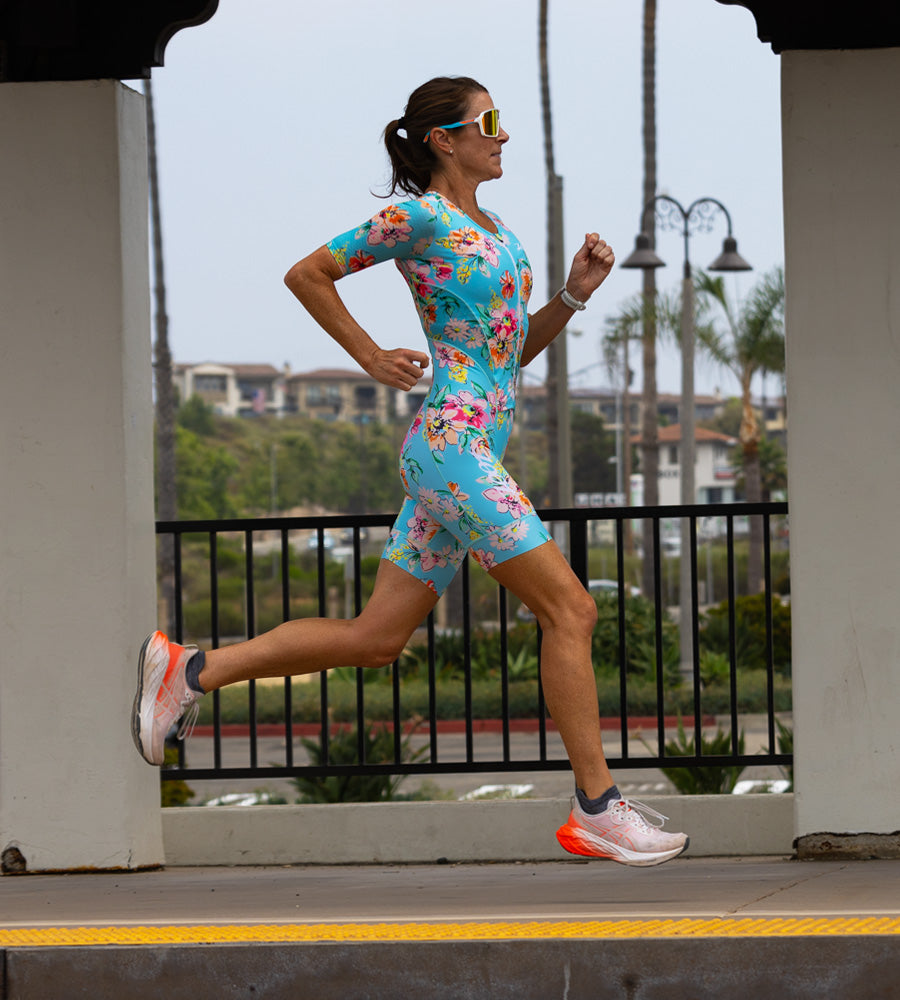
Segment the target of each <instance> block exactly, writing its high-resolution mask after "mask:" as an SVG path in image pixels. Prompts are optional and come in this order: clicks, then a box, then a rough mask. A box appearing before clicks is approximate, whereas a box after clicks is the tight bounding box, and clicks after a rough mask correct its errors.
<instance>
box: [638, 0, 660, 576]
mask: <svg viewBox="0 0 900 1000" xmlns="http://www.w3.org/2000/svg"><path fill="white" fill-rule="evenodd" d="M642 74H643V105H642V108H643V110H642V117H643V127H642V134H643V143H644V185H643V193H642V194H643V201H642V205H643V206H645V207H646V206H648V205H650V202H651V200H652V199H653V198H654V197H655V196H656V0H644V23H643V45H642ZM642 223H643V224H642V225H641V231H642V232H644V233H646V234H647V235H648V236H649V237H650V246H651V247H653V246H654V244H655V242H656V213H655V210H654V209H653V207H652V206H651V207H650V208H649V210H647V211H645V212H644V218H643V220H642ZM642 282H643V284H642V289H641V290H642V294H643V298H644V308H643V309H642V318H641V324H642V331H643V335H642V359H641V360H642V366H641V367H642V382H641V410H642V414H641V472H642V473H643V476H644V503H645V504H646V505H647V506H656V504H658V503H659V416H658V413H657V410H658V405H659V404H658V400H657V394H656V337H657V325H656V309H655V307H654V305H655V301H656V271H655V270H654V269H653V268H645V269H644V270H643V271H642ZM642 541H643V548H644V559H643V569H642V577H643V579H642V584H643V588H644V593H645V594H652V593H653V585H654V581H653V522H652V521H651V520H650V519H649V518H645V519H644V521H643V539H642Z"/></svg>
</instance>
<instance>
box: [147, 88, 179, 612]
mask: <svg viewBox="0 0 900 1000" xmlns="http://www.w3.org/2000/svg"><path fill="white" fill-rule="evenodd" d="M144 98H145V101H146V106H147V161H148V180H149V187H150V221H151V234H152V238H153V270H154V292H155V298H156V310H155V319H156V342H155V345H154V362H153V369H154V374H155V391H156V463H157V465H156V483H157V499H156V516H157V517H158V518H159V520H160V521H174V520H175V517H176V512H177V500H176V494H175V388H174V386H173V383H172V352H171V350H170V348H169V317H168V314H167V313H166V281H165V271H164V269H163V242H162V224H161V212H160V207H159V173H158V170H157V159H156V118H155V115H154V112H153V87H152V85H151V83H150V81H149V80H146V81H145V83H144ZM174 571H175V556H174V552H173V551H172V549H171V547H170V546H169V545H164V546H163V548H162V551H161V552H160V575H161V578H162V589H163V600H164V604H165V607H166V615H167V619H168V621H167V622H166V624H167V625H168V627H169V628H170V629H172V628H173V627H174V612H175V584H174V579H175V577H174Z"/></svg>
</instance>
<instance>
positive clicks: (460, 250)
mask: <svg viewBox="0 0 900 1000" xmlns="http://www.w3.org/2000/svg"><path fill="white" fill-rule="evenodd" d="M448 241H449V243H450V249H451V250H452V251H453V252H454V253H455V254H456V255H457V256H459V257H481V256H483V249H484V237H483V236H482V235H481V233H479V232H478V230H477V229H473V228H472V227H471V226H463V228H462V229H454V230H453V232H451V233H450V235H449V237H448Z"/></svg>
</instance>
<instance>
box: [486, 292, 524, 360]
mask: <svg viewBox="0 0 900 1000" xmlns="http://www.w3.org/2000/svg"><path fill="white" fill-rule="evenodd" d="M488 325H489V326H490V328H491V332H492V333H493V337H491V339H490V340H489V341H488V349H489V350H490V352H491V361H492V362H493V364H494V366H495V367H497V368H503V367H505V366H506V365H507V364H508V363H509V361H510V358H511V357H512V351H513V347H514V345H515V343H516V336H515V334H516V332H517V331H518V329H519V318H518V316H516V314H515V313H514V312H513V311H512V310H511V309H507V308H506V306H505V305H500V306H497V307H496V308H495V309H492V310H491V318H490V320H489V321H488Z"/></svg>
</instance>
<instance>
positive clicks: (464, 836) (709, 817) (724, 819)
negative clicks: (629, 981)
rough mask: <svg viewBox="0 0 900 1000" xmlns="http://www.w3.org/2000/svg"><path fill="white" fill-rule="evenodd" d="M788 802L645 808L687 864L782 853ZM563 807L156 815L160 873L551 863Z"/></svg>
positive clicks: (211, 810) (700, 798) (664, 801)
mask: <svg viewBox="0 0 900 1000" xmlns="http://www.w3.org/2000/svg"><path fill="white" fill-rule="evenodd" d="M793 798H794V797H793V795H790V794H786V795H672V796H656V797H648V798H647V799H646V802H647V805H649V806H652V807H653V808H654V809H656V810H658V811H659V812H661V813H663V814H664V815H666V816H668V817H669V822H668V823H667V824H666V828H667V829H670V830H684V831H686V832H687V833H688V834H689V835H690V838H691V846H690V848H689V849H688V852H687V853H688V855H689V856H693V857H723V856H729V855H740V856H744V857H748V856H753V855H776V854H790V853H791V851H792V843H793V839H794V832H793V831H794V811H793ZM568 810H569V800H568V799H521V800H518V801H489V802H385V803H359V804H353V805H350V804H348V805H302V806H218V807H208V806H207V807H184V808H177V809H163V810H162V822H163V842H164V845H165V855H166V864H167V865H173V866H179V865H181V866H196V865H285V864H322V865H340V864H348V865H350V864H429V863H434V862H440V861H452V862H466V861H554V860H559V859H561V858H567V857H570V855H568V854H566V853H565V851H563V849H562V848H561V847H560V846H559V844H558V843H557V841H556V837H555V833H556V830H557V828H558V827H559V826H560V825H561V824H562V823H563V822H565V819H566V816H567V815H568Z"/></svg>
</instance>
